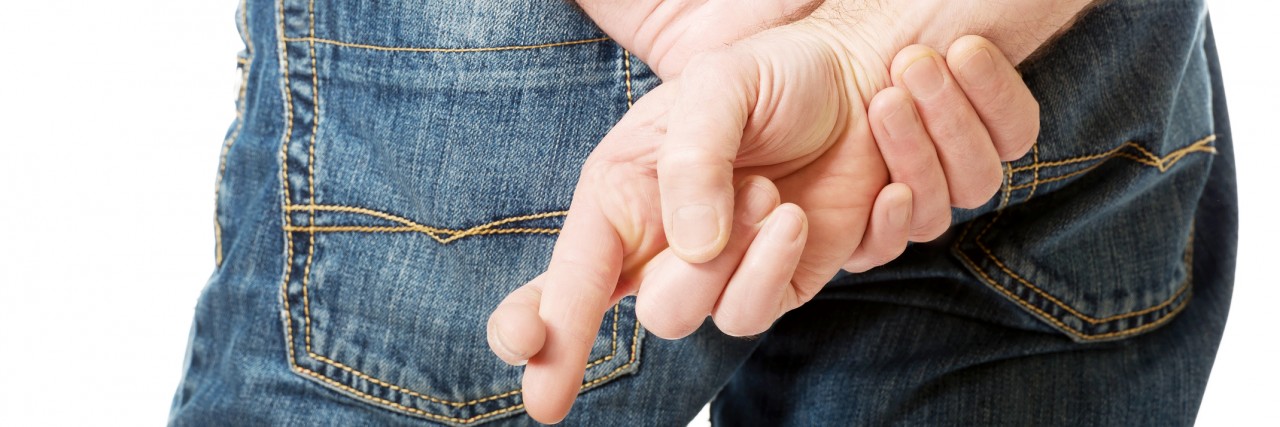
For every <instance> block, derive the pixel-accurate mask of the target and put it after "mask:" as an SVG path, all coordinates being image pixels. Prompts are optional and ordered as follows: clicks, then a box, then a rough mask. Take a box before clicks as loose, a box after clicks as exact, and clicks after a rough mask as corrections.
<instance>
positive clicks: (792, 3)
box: [577, 0, 823, 80]
mask: <svg viewBox="0 0 1280 427" xmlns="http://www.w3.org/2000/svg"><path fill="white" fill-rule="evenodd" d="M822 1H823V0H752V1H747V2H742V1H714V0H713V1H686V0H627V1H618V0H577V2H578V4H579V5H581V6H582V9H583V10H584V11H586V13H587V15H588V16H590V17H591V19H592V20H593V21H595V22H596V24H597V25H599V26H600V29H602V30H604V32H605V33H606V34H608V35H609V36H610V37H611V38H613V40H614V41H615V42H617V43H618V44H620V45H622V46H623V47H626V48H627V49H629V50H630V52H631V53H632V54H633V55H635V56H636V57H638V58H640V60H641V61H644V63H645V64H647V65H648V66H649V67H650V68H652V69H653V70H654V71H655V72H656V73H657V74H658V77H661V78H662V79H664V80H669V79H673V78H676V77H678V76H679V75H680V72H681V70H683V69H684V65H685V63H686V62H688V61H689V58H691V57H693V56H694V55H696V54H698V53H700V52H704V51H708V50H714V49H718V48H722V47H724V46H726V45H728V44H730V43H732V42H735V41H737V40H739V39H742V38H745V37H748V36H751V35H753V34H756V33H759V32H761V31H764V30H766V29H769V28H772V27H776V26H780V25H785V24H788V23H791V22H794V21H796V20H799V19H801V18H804V17H805V16H808V15H809V13H810V12H812V11H813V10H814V9H815V8H817V7H818V6H820V5H821V4H822Z"/></svg>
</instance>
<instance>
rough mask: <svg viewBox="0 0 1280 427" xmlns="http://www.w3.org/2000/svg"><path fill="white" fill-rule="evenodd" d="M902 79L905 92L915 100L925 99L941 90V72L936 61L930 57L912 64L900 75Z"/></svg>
mask: <svg viewBox="0 0 1280 427" xmlns="http://www.w3.org/2000/svg"><path fill="white" fill-rule="evenodd" d="M902 78H903V79H904V80H906V83H907V90H909V91H911V94H912V95H915V97H916V98H921V99H927V98H930V97H932V96H933V95H934V94H936V93H938V91H940V90H942V71H941V70H938V61H936V60H934V59H933V57H932V56H926V57H923V58H920V59H917V60H916V62H912V63H911V65H909V66H907V71H906V72H904V73H902Z"/></svg>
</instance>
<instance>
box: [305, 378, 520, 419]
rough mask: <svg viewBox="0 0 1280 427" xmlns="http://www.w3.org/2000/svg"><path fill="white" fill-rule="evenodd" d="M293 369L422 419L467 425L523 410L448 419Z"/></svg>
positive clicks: (515, 408) (503, 410)
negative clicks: (422, 417)
mask: <svg viewBox="0 0 1280 427" xmlns="http://www.w3.org/2000/svg"><path fill="white" fill-rule="evenodd" d="M293 369H294V370H295V371H297V372H300V373H303V374H306V375H307V376H310V377H312V378H315V379H318V380H320V381H324V382H325V383H326V384H329V385H331V386H334V387H337V388H339V389H342V390H343V391H346V392H348V393H351V394H354V395H356V396H357V397H361V398H364V399H366V400H372V401H374V402H377V403H381V404H383V405H386V406H390V407H392V408H395V409H399V410H401V411H405V412H409V413H412V414H417V415H420V416H424V417H427V418H431V419H435V420H443V421H453V422H456V423H460V424H468V423H471V422H474V421H476V420H479V419H483V418H488V417H492V416H495V415H501V414H505V413H508V412H512V411H517V410H520V409H523V408H524V404H523V403H521V404H518V405H513V406H508V407H506V408H501V409H497V410H494V411H490V412H485V413H482V414H479V415H476V416H473V417H471V418H455V417H448V416H444V415H438V414H433V413H430V412H427V411H424V410H421V409H417V408H410V407H407V406H404V405H401V404H398V403H395V402H392V401H390V400H386V399H383V398H380V397H374V396H370V395H368V394H365V393H363V392H361V391H359V390H356V389H354V388H351V387H350V386H348V385H346V384H342V383H340V382H337V381H334V380H333V379H330V378H329V377H326V376H324V375H321V374H319V373H316V372H315V371H312V370H310V369H307V368H303V367H301V366H297V365H294V366H293Z"/></svg>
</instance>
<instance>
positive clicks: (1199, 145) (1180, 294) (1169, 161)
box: [954, 135, 1217, 340]
mask: <svg viewBox="0 0 1280 427" xmlns="http://www.w3.org/2000/svg"><path fill="white" fill-rule="evenodd" d="M1216 138H1217V136H1216V135H1209V136H1207V137H1204V138H1201V139H1199V140H1197V141H1195V142H1193V143H1192V144H1189V145H1187V146H1185V147H1182V148H1179V149H1177V150H1174V151H1172V152H1170V153H1169V154H1167V155H1165V156H1163V157H1160V156H1156V155H1155V154H1154V153H1152V152H1151V151H1149V150H1147V149H1145V148H1143V147H1142V146H1140V145H1138V144H1137V143H1135V142H1132V141H1129V142H1126V143H1124V144H1122V145H1120V146H1118V147H1116V148H1113V149H1111V150H1107V151H1105V152H1102V153H1097V154H1091V155H1086V156H1079V157H1074V158H1069V159H1065V160H1057V161H1051V162H1044V163H1041V162H1040V161H1039V158H1038V154H1039V153H1038V145H1039V142H1038V141H1037V142H1036V143H1035V144H1033V145H1032V151H1033V153H1035V154H1033V157H1034V158H1033V160H1032V163H1031V164H1028V165H1023V166H1019V167H1016V168H1011V169H1008V172H1007V182H1008V183H1009V185H1006V188H1005V192H1006V194H1005V198H1004V199H1005V200H1007V199H1008V193H1010V192H1012V191H1013V190H1019V189H1024V188H1028V187H1030V188H1031V191H1030V192H1029V193H1028V195H1027V197H1026V199H1030V197H1031V194H1034V191H1035V189H1036V188H1037V187H1038V186H1039V184H1043V183H1048V182H1053V181H1059V180H1062V179H1066V178H1069V177H1072V176H1075V175H1079V174H1082V173H1085V172H1088V171H1090V170H1093V169H1095V168H1097V167H1098V166H1100V165H1102V164H1103V163H1105V162H1106V159H1109V158H1114V157H1121V158H1126V159H1129V160H1132V161H1134V162H1137V163H1140V164H1143V165H1146V166H1151V167H1153V168H1156V169H1157V170H1159V171H1160V172H1161V173H1164V172H1167V171H1168V170H1169V169H1170V168H1172V167H1173V166H1174V165H1175V164H1177V163H1178V162H1179V161H1181V160H1182V159H1183V158H1185V157H1186V156H1187V155H1190V154H1193V153H1197V152H1204V153H1208V154H1211V155H1212V154H1217V149H1216V148H1214V147H1213V146H1212V145H1210V144H1211V143H1212V142H1213V141H1214V140H1215V139H1216ZM1125 148H1133V149H1135V150H1137V151H1138V152H1140V153H1141V154H1142V155H1143V156H1144V157H1139V156H1136V155H1133V154H1130V153H1124V152H1122V150H1124V149H1125ZM1096 159H1103V160H1102V161H1099V162H1097V163H1096V164H1093V165H1090V166H1088V167H1086V168H1084V169H1081V170H1078V171H1073V172H1070V173H1066V174H1062V175H1057V176H1054V177H1050V178H1046V179H1040V178H1039V171H1040V168H1041V167H1049V166H1062V165H1067V164H1072V163H1079V162H1083V161H1089V160H1096ZM1029 170H1030V171H1034V174H1035V175H1036V176H1035V177H1034V179H1033V180H1032V182H1030V183H1027V184H1022V185H1012V182H1013V179H1012V175H1013V174H1014V173H1016V172H1022V171H1029ZM1006 203H1007V202H1005V201H1002V202H1001V207H1002V208H1003V207H1004V206H1006ZM1003 213H1004V211H1003V209H1001V210H997V211H996V213H995V215H994V216H993V217H992V219H991V220H990V221H989V222H988V223H987V224H986V225H985V226H984V227H983V228H982V230H981V231H979V232H978V233H977V234H976V235H974V238H973V244H974V245H975V246H977V247H978V248H979V249H981V250H982V252H983V253H984V254H985V255H986V257H987V258H988V259H990V260H991V261H992V262H993V263H994V264H995V266H996V267H998V268H999V269H1000V270H1001V271H1002V272H1004V274H1006V275H1007V276H1009V277H1010V278H1012V279H1014V280H1016V281H1017V282H1019V283H1021V284H1022V285H1024V286H1026V288H1027V289H1030V290H1031V291H1032V292H1034V293H1036V294H1037V295H1039V296H1041V297H1043V298H1045V299H1046V300H1048V301H1049V302H1052V303H1053V304H1054V305H1056V306H1058V307H1059V308H1061V309H1063V310H1065V311H1066V312H1068V313H1070V314H1072V315H1073V316H1075V317H1076V318H1078V319H1080V320H1082V321H1084V322H1086V323H1088V324H1090V325H1098V324H1102V323H1107V322H1111V321H1115V320H1121V319H1127V318H1131V317H1136V316H1141V315H1144V314H1148V313H1152V312H1155V311H1159V310H1161V309H1164V308H1166V307H1168V306H1169V305H1171V304H1173V303H1174V302H1176V301H1178V300H1179V299H1181V300H1182V301H1181V303H1179V304H1178V306H1177V307H1174V308H1173V309H1171V310H1170V311H1169V312H1168V313H1165V314H1164V315H1163V316H1160V317H1158V318H1156V319H1153V320H1151V321H1149V322H1147V323H1145V324H1143V325H1140V326H1138V327H1136V328H1130V329H1124V330H1119V331H1114V332H1109V333H1102V334H1088V333H1085V332H1084V331H1081V330H1078V329H1076V328H1072V327H1070V326H1068V325H1066V324H1065V323H1064V322H1062V321H1060V320H1058V319H1057V318H1056V317H1055V316H1053V315H1051V314H1049V313H1047V312H1045V311H1044V310H1042V309H1040V308H1039V307H1036V306H1035V305H1034V304H1031V303H1030V302H1028V301H1026V300H1025V299H1024V298H1022V297H1020V296H1018V295H1017V294H1014V293H1013V292H1011V291H1010V290H1009V289H1006V288H1005V287H1004V286H1002V285H1000V284H999V283H998V282H997V281H996V280H995V279H994V278H992V277H991V276H990V275H988V274H987V272H986V271H985V270H983V269H982V268H980V267H979V266H978V264H977V263H976V262H974V260H973V259H972V258H970V257H969V255H968V254H967V253H966V252H965V251H964V250H963V249H962V248H961V247H960V246H961V244H962V243H963V242H964V241H965V239H966V237H967V236H968V235H969V233H970V231H971V230H972V228H973V222H970V223H969V224H968V225H967V226H966V227H965V229H964V231H963V232H962V234H961V236H960V238H958V239H956V244H955V247H954V252H955V253H956V254H958V255H959V256H960V258H961V259H962V261H964V263H965V264H967V265H968V266H969V267H970V269H971V270H972V271H973V272H975V273H977V274H978V275H979V276H980V277H981V278H982V279H983V281H985V282H986V283H987V284H988V285H990V286H991V287H993V288H995V289H996V290H998V291H1000V292H1001V293H1003V294H1004V295H1005V296H1007V297H1009V298H1010V299H1012V300H1014V301H1016V302H1017V303H1018V304H1019V305H1022V306H1023V307H1026V308H1028V309H1030V310H1032V311H1033V312H1035V313H1036V314H1038V315H1040V317H1042V318H1044V319H1045V320H1047V321H1049V322H1050V323H1052V324H1054V325H1056V326H1058V327H1059V328H1060V329H1061V330H1063V331H1066V332H1067V333H1069V334H1071V335H1073V336H1075V337H1077V338H1079V339H1081V340H1098V339H1105V338H1111V337H1120V336H1126V335H1133V334H1137V333H1139V332H1142V331H1145V330H1147V329H1150V328H1153V327H1156V326H1158V325H1161V324H1163V323H1165V322H1166V321H1167V320H1168V319H1171V318H1172V317H1173V316H1174V315H1176V314H1177V313H1179V312H1181V311H1182V310H1183V309H1184V308H1186V305H1187V303H1188V302H1190V298H1189V297H1185V295H1184V294H1189V293H1190V289H1191V285H1192V283H1191V277H1192V276H1191V273H1192V271H1191V268H1192V256H1193V245H1192V244H1193V241H1192V238H1194V227H1193V231H1192V237H1191V238H1189V239H1188V242H1187V246H1186V250H1185V253H1184V255H1183V258H1184V260H1183V262H1184V264H1185V265H1186V271H1187V272H1186V275H1187V277H1186V279H1185V281H1184V283H1183V284H1182V286H1180V287H1179V288H1178V290H1177V291H1175V292H1174V293H1173V295H1172V296H1170V297H1169V298H1168V299H1166V300H1165V301H1162V302H1160V303H1159V304H1156V305H1154V306H1151V307H1146V308H1143V309H1139V310H1135V311H1131V312H1127V313H1120V314H1116V315H1112V316H1108V317H1104V318H1100V319H1099V318H1094V317H1092V316H1088V315H1085V314H1084V313H1081V312H1080V311H1079V310H1077V309H1075V308H1074V307H1072V306H1070V305H1068V304H1066V303H1064V302H1062V301H1061V300H1060V299H1058V298H1056V297H1054V296H1053V295H1052V294H1049V293H1048V292H1047V291H1044V290H1043V289H1040V288H1039V287H1037V286H1035V285H1034V284H1032V283H1031V282H1030V281H1029V280H1027V279H1025V278H1023V277H1022V276H1021V275H1019V274H1017V273H1015V272H1013V271H1012V270H1011V269H1010V268H1009V267H1008V266H1006V265H1005V263H1004V262H1003V261H1002V260H1000V259H999V257H997V256H996V255H995V253H994V252H993V251H991V249H990V248H988V247H987V246H986V244H985V243H983V241H982V237H983V236H985V235H986V233H987V232H988V231H989V230H990V229H991V228H992V226H994V225H995V223H996V222H998V221H999V220H1000V217H1001V215H1002V214H1003Z"/></svg>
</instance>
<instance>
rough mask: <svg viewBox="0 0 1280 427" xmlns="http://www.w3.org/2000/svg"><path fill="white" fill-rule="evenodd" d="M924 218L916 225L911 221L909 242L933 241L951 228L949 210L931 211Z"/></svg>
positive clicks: (944, 208)
mask: <svg viewBox="0 0 1280 427" xmlns="http://www.w3.org/2000/svg"><path fill="white" fill-rule="evenodd" d="M924 218H925V219H924V220H922V221H920V222H919V223H918V224H917V223H914V221H913V224H912V227H911V234H910V236H911V241H913V242H930V241H933V240H934V239H937V238H938V237H940V236H942V233H945V232H946V231H947V229H948V228H950V227H951V209H948V208H946V207H942V208H941V209H936V210H931V212H929V213H928V214H927V215H926V216H924Z"/></svg>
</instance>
